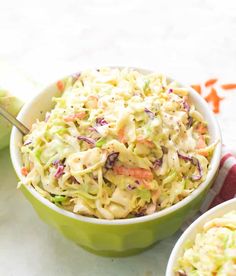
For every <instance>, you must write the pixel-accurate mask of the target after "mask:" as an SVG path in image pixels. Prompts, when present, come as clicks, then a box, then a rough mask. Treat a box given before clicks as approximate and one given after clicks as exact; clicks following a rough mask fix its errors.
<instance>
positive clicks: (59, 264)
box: [0, 0, 236, 276]
mask: <svg viewBox="0 0 236 276" xmlns="http://www.w3.org/2000/svg"><path fill="white" fill-rule="evenodd" d="M235 59H236V2H235V0H226V1H222V0H218V1H217V0H179V1H170V0H163V1H162V0H156V1H155V0H129V1H128V0H117V1H115V0H100V1H95V0H83V1H82V0H77V1H76V0H65V1H56V0H55V1H50V0H41V1H39V0H38V1H30V0H21V1H12V0H8V1H3V0H1V1H0V86H4V87H6V88H8V89H10V90H11V91H12V92H13V93H14V94H16V95H18V96H19V97H21V98H22V99H24V100H25V101H27V100H29V99H30V98H31V97H32V96H33V95H34V94H35V93H37V92H38V91H39V90H40V89H41V88H42V87H43V86H45V85H47V84H48V83H50V82H52V81H54V80H56V79H58V78H60V77H61V76H64V75H66V74H68V73H72V72H75V71H78V70H81V69H82V68H85V67H94V66H101V65H125V66H137V67H144V68H151V69H155V70H157V71H162V72H164V73H166V74H168V75H170V76H172V77H174V78H176V79H178V80H180V81H182V82H184V83H187V84H192V83H199V82H200V83H203V82H204V81H205V80H206V79H208V78H211V77H219V79H220V82H221V83H225V82H236V75H235V72H236V62H235ZM220 93H221V95H222V96H224V97H225V99H224V101H222V106H221V113H220V114H219V115H217V117H218V120H219V122H220V125H221V128H222V132H223V139H224V143H225V144H227V145H229V146H230V147H234V145H236V130H235V121H236V111H235V104H236V91H235V90H234V91H228V92H223V91H220ZM15 187H16V178H15V176H14V173H13V170H12V168H11V164H10V160H9V153H8V151H7V150H5V151H2V152H0V275H6V276H8V275H11V276H15V275H17V276H18V275H22V276H28V275H30V276H31V275H33V276H34V275H35V276H39V275H40V276H41V275H45V276H51V275H52V276H53V275H61V276H62V275H63V276H64V275H66V276H67V275H69V276H70V275H145V276H151V275H158V276H159V275H160V276H162V275H164V271H165V265H166V262H167V259H168V256H169V253H170V251H171V248H172V247H173V244H174V242H175V240H176V238H177V236H178V234H177V235H176V236H174V237H172V238H170V239H167V240H165V241H163V242H161V243H159V244H157V245H155V246H154V247H153V248H152V249H149V250H147V251H146V252H144V253H142V254H140V255H138V256H133V257H129V258H123V259H106V258H102V257H97V256H94V255H91V254H89V253H87V252H85V251H84V250H82V249H80V248H79V247H77V246H75V245H74V244H72V243H71V242H69V241H67V240H65V239H64V238H62V237H61V236H60V235H59V234H58V233H57V232H56V231H54V230H53V229H51V228H49V227H48V226H46V225H44V224H43V223H42V222H41V221H40V220H39V219H38V218H37V216H36V214H35V213H34V211H33V210H32V208H31V206H30V205H29V204H28V202H27V201H26V200H25V199H24V198H23V196H22V195H21V194H20V192H18V191H17V190H16V189H15Z"/></svg>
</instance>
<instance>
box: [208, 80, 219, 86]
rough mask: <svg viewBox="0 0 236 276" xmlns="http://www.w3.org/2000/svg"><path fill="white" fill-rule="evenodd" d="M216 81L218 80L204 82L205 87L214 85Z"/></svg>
mask: <svg viewBox="0 0 236 276" xmlns="http://www.w3.org/2000/svg"><path fill="white" fill-rule="evenodd" d="M217 81H218V79H209V80H208V81H206V82H205V86H206V87H209V86H212V85H213V84H215V83H216V82H217Z"/></svg>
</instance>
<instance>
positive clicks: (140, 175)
mask: <svg viewBox="0 0 236 276" xmlns="http://www.w3.org/2000/svg"><path fill="white" fill-rule="evenodd" d="M113 170H114V172H115V173H116V174H119V175H125V176H131V177H133V178H137V179H145V180H152V179H153V174H152V172H151V171H150V170H146V169H143V168H126V167H124V166H115V167H114V169H113Z"/></svg>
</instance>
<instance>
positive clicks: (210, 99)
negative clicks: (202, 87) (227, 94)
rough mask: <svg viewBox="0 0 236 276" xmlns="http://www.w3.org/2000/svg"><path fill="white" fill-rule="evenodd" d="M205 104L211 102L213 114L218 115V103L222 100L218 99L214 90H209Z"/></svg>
mask: <svg viewBox="0 0 236 276" xmlns="http://www.w3.org/2000/svg"><path fill="white" fill-rule="evenodd" d="M205 100H206V101H207V102H212V104H213V112H215V113H219V112H220V101H221V100H223V98H221V97H219V96H218V94H217V91H216V89H215V88H213V87H212V88H211V92H210V93H209V94H208V95H207V96H206V97H205Z"/></svg>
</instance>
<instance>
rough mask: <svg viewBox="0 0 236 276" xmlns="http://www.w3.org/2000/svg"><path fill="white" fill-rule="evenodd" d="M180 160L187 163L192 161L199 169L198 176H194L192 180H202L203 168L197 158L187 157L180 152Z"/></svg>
mask: <svg viewBox="0 0 236 276" xmlns="http://www.w3.org/2000/svg"><path fill="white" fill-rule="evenodd" d="M178 156H179V158H181V159H183V160H185V161H190V162H191V163H192V164H193V165H195V166H196V167H197V169H198V173H199V174H198V175H192V180H200V179H201V178H202V167H201V165H200V162H199V160H198V159H197V158H195V157H190V156H187V155H183V154H182V153H179V152H178Z"/></svg>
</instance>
